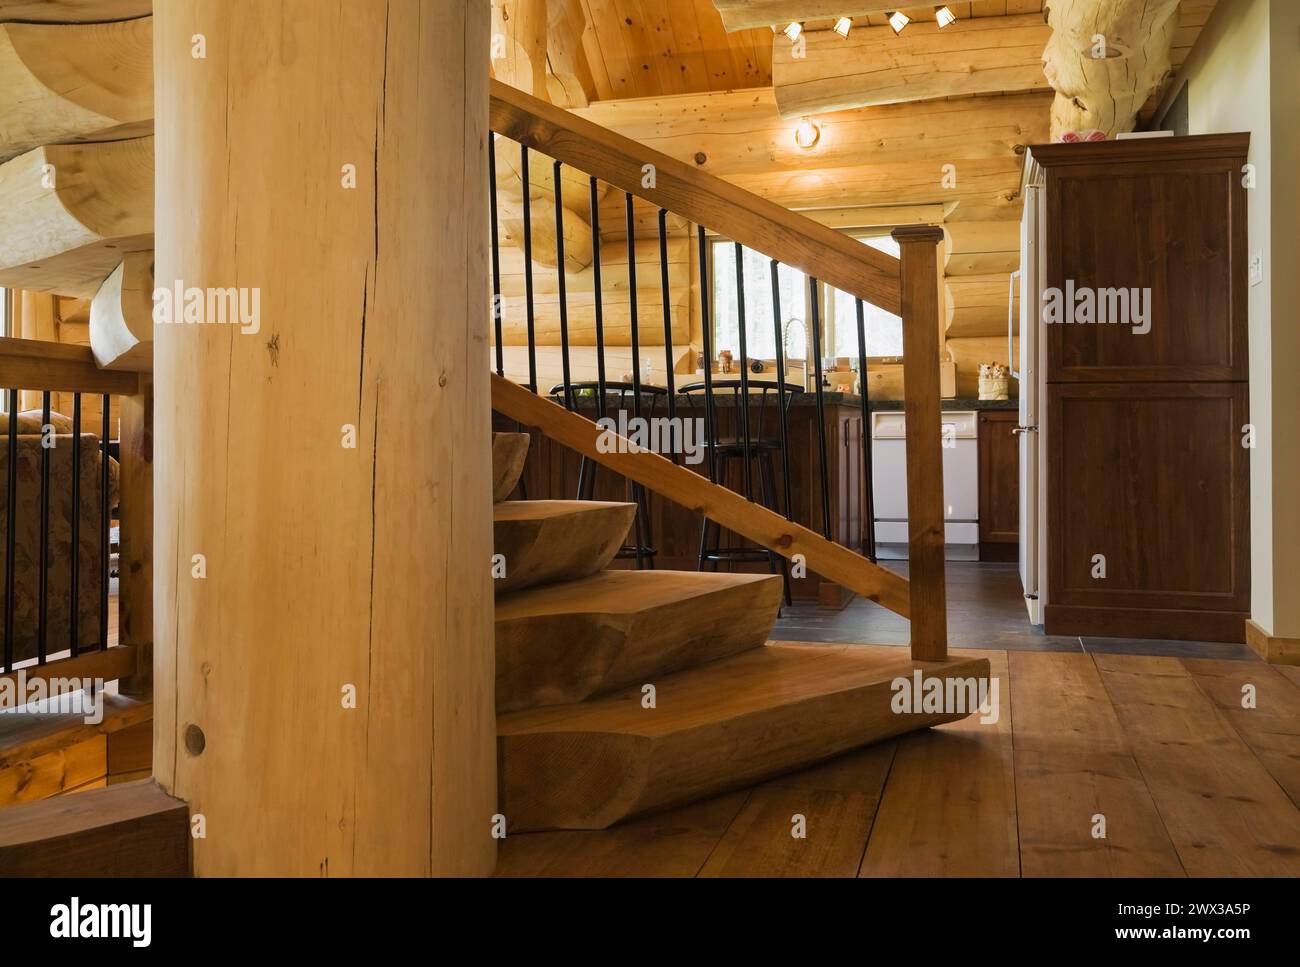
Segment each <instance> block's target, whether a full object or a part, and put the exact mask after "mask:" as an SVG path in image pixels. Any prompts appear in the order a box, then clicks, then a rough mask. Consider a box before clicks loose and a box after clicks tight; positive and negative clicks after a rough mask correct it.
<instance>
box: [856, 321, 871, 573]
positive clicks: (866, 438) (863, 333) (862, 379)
mask: <svg viewBox="0 0 1300 967" xmlns="http://www.w3.org/2000/svg"><path fill="white" fill-rule="evenodd" d="M857 304H858V306H857V308H858V394H859V400H858V402H859V403H860V404H861V406H862V475H863V476H864V477H865V478H866V482H867V483H866V486H867V491H866V493H867V506H866V510H865V516H866V530H867V536H866V539H865V540H864V541H863V542H862V551H863V553H864V554H866V555H867V559H868V560H869V561H871V563H872V564H875V563H876V482H875V480H874V479H873V478H872V472H871V405H870V404H869V403H868V401H867V324H866V318H865V316H864V315H863V308H862V300H861V299H858V300H857Z"/></svg>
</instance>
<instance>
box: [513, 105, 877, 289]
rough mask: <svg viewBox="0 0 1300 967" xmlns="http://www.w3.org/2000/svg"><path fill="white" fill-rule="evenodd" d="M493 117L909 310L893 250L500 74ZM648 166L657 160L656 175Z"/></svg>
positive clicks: (557, 154)
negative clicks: (887, 250)
mask: <svg viewBox="0 0 1300 967" xmlns="http://www.w3.org/2000/svg"><path fill="white" fill-rule="evenodd" d="M489 123H490V125H491V128H492V130H493V131H495V132H496V133H498V134H501V135H504V136H506V137H508V138H511V139H512V140H514V141H518V142H519V143H520V144H523V145H526V146H528V147H529V148H535V149H536V150H538V151H540V152H542V153H543V154H546V155H549V156H550V157H552V158H554V159H556V160H557V161H562V162H563V163H565V164H567V165H571V166H572V167H574V168H577V169H578V170H579V171H582V172H584V173H585V174H588V175H594V176H595V177H597V178H599V179H601V180H602V181H605V182H607V183H609V184H611V185H613V186H614V187H615V188H620V189H622V190H623V191H629V192H631V193H632V194H634V195H637V196H639V197H641V198H644V199H646V200H647V201H649V202H651V203H653V204H656V205H658V206H659V207H661V208H666V209H667V210H668V211H670V212H672V213H673V214H675V215H681V216H683V217H685V218H688V219H690V220H691V221H692V222H694V223H695V224H697V225H704V226H706V227H708V228H710V229H712V230H714V231H717V232H719V233H721V234H723V235H725V236H726V237H728V238H731V239H733V240H734V241H737V242H740V243H741V244H742V245H747V246H749V247H750V248H752V249H755V250H757V251H759V252H762V253H763V254H764V255H767V256H769V257H771V258H776V259H778V260H779V261H780V262H782V263H783V264H785V265H789V266H792V267H793V268H796V269H799V270H800V271H802V272H804V273H805V274H807V275H809V276H812V277H814V278H816V279H819V280H821V281H822V282H825V283H827V284H828V285H831V286H834V287H835V288H837V289H839V290H840V291H842V292H845V293H848V294H849V295H851V296H854V297H856V298H859V299H862V300H864V301H866V302H870V303H871V304H872V305H876V306H879V307H880V308H882V309H884V310H886V311H887V312H892V313H894V314H895V315H899V314H901V312H902V301H901V296H900V290H899V279H900V276H901V269H900V267H899V260H898V259H896V258H894V257H893V256H892V255H889V254H887V253H885V252H879V251H877V250H876V249H873V248H871V247H870V246H867V245H863V244H862V243H861V242H858V241H855V240H854V239H852V238H849V237H848V236H847V235H843V234H841V233H840V232H837V231H835V230H834V229H831V228H827V227H826V226H825V225H821V224H818V223H817V222H815V221H813V220H812V219H810V218H807V217H805V216H803V215H800V214H797V213H796V212H792V211H789V210H788V209H785V208H782V207H781V206H780V205H777V204H775V203H773V202H770V201H768V200H766V199H765V198H760V197H759V196H758V195H755V194H753V193H751V192H748V191H745V190H744V189H743V188H739V187H737V186H736V185H733V184H731V183H730V182H728V181H723V180H722V179H721V178H717V177H715V176H713V175H710V174H707V173H706V172H703V171H700V170H698V169H696V168H692V167H691V166H690V165H687V164H685V163H684V162H681V161H678V160H677V159H676V158H670V157H669V156H668V155H666V154H663V153H661V152H659V151H655V150H653V149H651V148H648V147H646V146H645V145H643V144H639V143H638V142H636V141H633V140H632V139H631V138H626V137H624V136H623V135H621V134H617V133H615V132H613V131H610V130H609V129H608V128H602V127H601V126H600V125H598V124H594V123H592V122H591V121H588V120H586V119H585V118H580V117H578V116H577V115H575V114H570V113H569V112H568V111H565V110H563V109H562V108H558V107H555V106H554V105H551V104H548V103H546V102H545V101H542V100H539V99H537V98H535V97H532V96H531V95H529V94H525V93H524V92H523V91H520V90H517V89H515V88H513V87H511V86H510V85H508V84H503V83H501V82H500V81H497V80H493V81H492V97H491V108H490V114H489ZM647 166H653V169H652V173H653V179H651V177H650V171H651V169H648V168H647ZM647 185H649V187H647Z"/></svg>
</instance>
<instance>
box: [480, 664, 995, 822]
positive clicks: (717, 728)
mask: <svg viewBox="0 0 1300 967" xmlns="http://www.w3.org/2000/svg"><path fill="white" fill-rule="evenodd" d="M915 669H921V670H922V671H923V673H924V674H925V675H926V676H927V677H928V676H939V677H954V676H955V677H961V678H987V677H988V675H989V665H988V660H987V659H985V658H962V657H957V658H949V659H948V660H947V661H944V662H914V661H912V660H911V658H910V657H909V656H908V653H907V652H906V651H904V650H902V649H898V648H879V647H871V646H866V645H802V644H770V645H767V646H766V647H763V648H759V649H756V650H753V651H748V652H745V653H742V654H739V655H735V656H733V657H729V658H723V659H720V660H718V661H715V662H712V663H710V664H707V665H703V666H700V667H696V668H691V669H689V670H687V671H681V672H678V673H676V674H674V675H668V676H665V677H663V678H661V679H659V680H657V681H655V682H653V684H654V685H655V688H656V707H655V708H652V709H647V708H644V707H643V706H642V691H641V687H640V686H639V685H637V686H633V687H629V688H627V689H624V690H622V691H619V692H615V693H613V694H610V695H608V696H605V697H603V698H598V699H592V700H588V701H585V702H582V703H578V704H572V705H564V706H558V707H551V708H538V709H530V710H526V711H520V712H514V713H511V714H505V715H501V716H499V717H498V719H497V736H498V738H497V744H498V761H499V762H500V769H501V781H500V788H501V798H502V811H503V813H504V814H505V816H506V817H507V822H508V823H510V824H511V828H512V829H515V830H526V829H549V828H560V829H602V828H604V827H606V826H608V825H610V824H611V823H614V822H618V821H619V820H622V819H625V818H629V817H631V816H636V815H640V814H643V813H646V812H651V811H654V810H656V809H662V808H668V807H671V806H676V805H680V804H682V803H685V802H690V801H692V800H695V799H700V798H703V797H705V796H710V795H714V794H716V793H719V792H723V791H726V790H727V789H731V788H736V787H739V786H742V785H747V784H750V783H753V782H757V781H760V780H762V779H766V778H768V777H770V776H773V775H776V774H779V773H782V772H786V771H789V770H791V769H795V768H798V767H801V766H806V765H809V764H812V763H815V762H818V761H821V760H823V759H827V758H830V757H831V756H834V755H838V754H840V753H842V752H846V751H848V750H850V749H853V748H856V747H858V746H861V745H866V744H869V743H871V742H875V741H878V740H880V739H885V738H888V737H890V736H894V735H899V734H902V733H904V732H909V731H912V730H915V729H919V728H926V727H929V726H931V725H938V724H942V723H944V722H951V721H956V720H957V719H960V718H963V717H964V714H957V713H952V714H949V713H916V714H897V713H895V712H894V711H893V710H892V708H891V702H892V700H893V695H894V693H893V690H892V688H891V686H892V683H893V681H894V680H895V679H896V678H900V677H902V678H910V677H911V676H912V673H913V671H914V670H915Z"/></svg>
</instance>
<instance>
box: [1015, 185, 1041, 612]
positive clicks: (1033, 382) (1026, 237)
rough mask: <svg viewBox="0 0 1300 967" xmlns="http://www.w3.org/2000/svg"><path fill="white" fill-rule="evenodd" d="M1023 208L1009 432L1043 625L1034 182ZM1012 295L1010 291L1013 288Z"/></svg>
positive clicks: (1032, 598)
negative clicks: (1014, 406) (1016, 402)
mask: <svg viewBox="0 0 1300 967" xmlns="http://www.w3.org/2000/svg"><path fill="white" fill-rule="evenodd" d="M1024 196H1025V208H1024V214H1023V215H1022V216H1021V222H1020V269H1019V271H1018V272H1015V273H1013V274H1012V279H1011V285H1012V286H1013V287H1014V286H1015V285H1017V284H1019V286H1020V293H1019V295H1020V312H1019V318H1018V319H1017V317H1016V314H1015V309H1014V306H1015V300H1014V299H1011V300H1009V302H1010V303H1011V308H1009V309H1008V313H1007V352H1008V358H1010V359H1011V360H1012V364H1013V369H1012V375H1013V376H1014V377H1015V378H1016V380H1017V381H1018V382H1019V388H1020V412H1019V420H1018V424H1019V425H1018V426H1017V427H1016V428H1015V430H1014V431H1013V432H1014V433H1016V434H1017V436H1018V437H1019V440H1020V583H1021V586H1022V587H1023V588H1024V593H1025V606H1026V608H1027V609H1028V611H1029V620H1030V622H1031V623H1032V624H1035V625H1041V624H1042V623H1043V607H1044V606H1045V604H1046V597H1047V595H1046V591H1047V581H1046V562H1047V553H1046V533H1045V532H1046V527H1045V526H1044V525H1045V521H1046V505H1045V502H1044V499H1043V495H1044V493H1045V490H1046V486H1045V485H1046V467H1045V466H1044V460H1043V454H1044V453H1045V452H1046V451H1045V447H1044V445H1043V440H1044V434H1045V432H1046V429H1047V427H1046V424H1045V419H1044V418H1045V416H1046V413H1045V408H1046V398H1045V397H1046V387H1045V386H1044V383H1043V379H1044V376H1045V375H1046V367H1045V365H1044V362H1045V359H1044V353H1045V347H1044V346H1043V345H1042V338H1041V336H1042V326H1041V324H1040V321H1039V308H1040V306H1041V305H1042V299H1041V293H1042V279H1043V272H1044V251H1043V246H1042V245H1041V244H1040V239H1041V238H1042V237H1043V232H1044V225H1045V219H1046V206H1045V205H1044V204H1043V189H1042V187H1041V186H1040V185H1038V184H1034V183H1033V181H1032V180H1030V181H1029V183H1027V184H1026V185H1025V187H1024ZM1013 294H1014V288H1013ZM1017 322H1019V330H1020V352H1019V353H1018V354H1017V353H1016V351H1015V341H1014V340H1015V334H1016V333H1015V330H1016V328H1017V326H1016V323H1017Z"/></svg>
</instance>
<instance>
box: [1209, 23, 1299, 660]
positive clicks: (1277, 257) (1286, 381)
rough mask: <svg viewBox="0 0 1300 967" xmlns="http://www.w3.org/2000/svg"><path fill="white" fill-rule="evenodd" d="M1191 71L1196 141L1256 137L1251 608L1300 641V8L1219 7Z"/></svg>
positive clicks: (1271, 627) (1271, 629)
mask: <svg viewBox="0 0 1300 967" xmlns="http://www.w3.org/2000/svg"><path fill="white" fill-rule="evenodd" d="M1184 72H1185V75H1186V77H1187V78H1188V81H1189V87H1188V112H1189V130H1190V133H1192V134H1211V133H1223V132H1230V131H1249V132H1250V135H1251V146H1250V163H1251V164H1252V165H1254V166H1255V170H1256V187H1255V189H1254V190H1253V191H1251V192H1250V193H1249V209H1248V213H1247V214H1248V218H1249V222H1250V251H1251V253H1252V254H1254V253H1259V254H1260V255H1262V256H1263V262H1264V279H1263V282H1262V284H1260V285H1255V286H1251V287H1250V290H1249V303H1250V414H1251V422H1252V423H1253V424H1254V425H1255V428H1256V439H1257V446H1256V448H1255V449H1254V451H1253V452H1252V453H1251V463H1250V470H1251V500H1250V514H1251V597H1252V602H1251V612H1252V616H1253V618H1254V620H1255V622H1256V623H1257V624H1259V625H1260V626H1261V627H1262V628H1263V629H1264V630H1265V631H1266V632H1268V633H1269V634H1273V635H1277V636H1279V637H1285V638H1295V637H1300V594H1298V593H1297V590H1298V589H1300V503H1297V502H1296V500H1295V494H1294V489H1295V486H1296V483H1297V481H1300V383H1297V380H1296V369H1297V367H1298V366H1300V327H1298V326H1297V323H1296V320H1297V316H1298V315H1300V266H1297V264H1296V262H1297V259H1298V258H1300V254H1298V253H1300V240H1298V239H1297V225H1298V224H1300V192H1298V189H1297V184H1296V179H1297V176H1300V3H1297V2H1296V0H1219V4H1218V7H1217V8H1216V9H1215V11H1214V14H1213V16H1212V17H1211V18H1210V21H1209V23H1208V24H1206V27H1205V30H1204V32H1203V33H1202V35H1201V38H1200V41H1199V43H1198V45H1197V48H1196V50H1195V51H1194V53H1193V54H1192V56H1191V57H1190V58H1189V59H1188V61H1187V63H1186V65H1185V67H1184Z"/></svg>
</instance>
